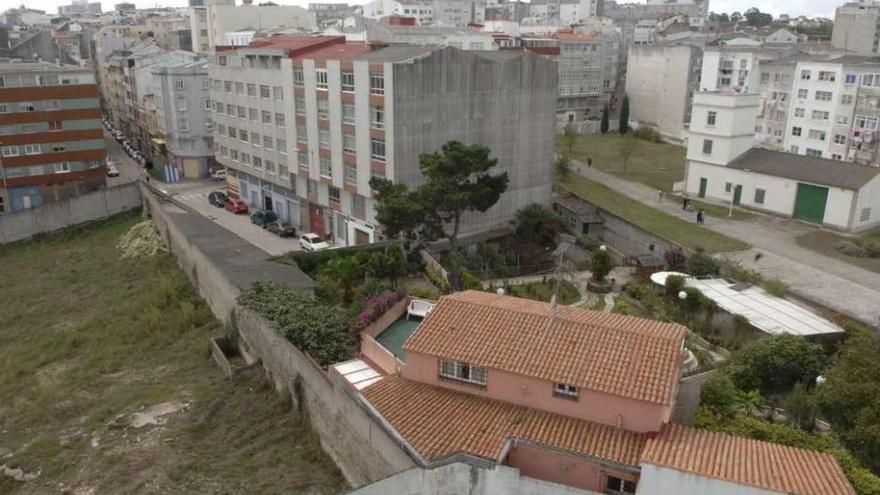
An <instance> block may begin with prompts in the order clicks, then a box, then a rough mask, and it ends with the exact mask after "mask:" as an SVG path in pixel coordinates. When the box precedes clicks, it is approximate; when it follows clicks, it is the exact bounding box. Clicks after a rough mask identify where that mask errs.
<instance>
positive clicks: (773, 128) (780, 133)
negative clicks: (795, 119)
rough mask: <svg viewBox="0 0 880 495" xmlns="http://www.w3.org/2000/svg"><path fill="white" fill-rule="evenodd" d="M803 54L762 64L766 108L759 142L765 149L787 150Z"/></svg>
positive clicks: (757, 137)
mask: <svg viewBox="0 0 880 495" xmlns="http://www.w3.org/2000/svg"><path fill="white" fill-rule="evenodd" d="M799 58H803V56H802V55H796V56H783V57H780V58H779V59H777V60H771V61H764V62H762V63H761V67H760V89H759V91H760V94H761V96H762V108H761V112H760V113H759V114H758V120H757V122H756V123H755V144H756V145H757V146H759V147H761V148H766V149H770V150H776V151H785V150H786V146H785V136H786V133H787V129H788V127H789V126H788V120H789V117H791V113H790V107H791V102H792V98H793V96H794V79H795V77H794V75H795V69H796V68H797V64H798V59H799Z"/></svg>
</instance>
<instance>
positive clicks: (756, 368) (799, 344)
mask: <svg viewBox="0 0 880 495" xmlns="http://www.w3.org/2000/svg"><path fill="white" fill-rule="evenodd" d="M826 364H827V359H826V357H825V351H824V349H822V346H820V345H818V344H813V343H811V342H808V341H807V340H805V339H804V338H803V337H800V336H797V335H788V334H784V335H774V336H772V337H765V338H762V339H760V340H757V341H755V342H752V343H750V344H748V345H746V346H745V347H743V348H742V349H741V350H740V351H739V352H737V353H735V354H734V355H733V356H732V357H731V359H730V361H729V363H728V368H727V370H728V373H729V374H730V378H731V380H733V383H734V385H736V386H737V387H738V388H740V389H741V390H755V389H758V390H761V391H762V392H764V393H769V392H779V391H787V390H790V389H791V387H792V386H794V384H795V383H797V382H801V383H812V382H813V381H814V380H815V379H816V377H817V376H818V375H819V374H820V373H821V372H822V370H823V369H824V367H825V365H826Z"/></svg>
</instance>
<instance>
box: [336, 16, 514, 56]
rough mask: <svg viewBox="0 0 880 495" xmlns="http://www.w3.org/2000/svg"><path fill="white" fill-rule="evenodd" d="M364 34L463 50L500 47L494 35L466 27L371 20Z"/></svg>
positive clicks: (384, 40)
mask: <svg viewBox="0 0 880 495" xmlns="http://www.w3.org/2000/svg"><path fill="white" fill-rule="evenodd" d="M363 35H364V38H365V39H366V40H367V41H369V42H382V43H406V44H409V45H434V46H452V47H455V48H459V49H461V50H497V49H498V45H496V44H495V39H494V38H493V37H492V35H490V34H488V33H484V32H482V31H477V30H476V29H473V28H466V27H441V26H394V25H388V24H383V23H376V22H370V23H369V24H367V25H365V26H364V34H363ZM347 39H350V38H348V37H347Z"/></svg>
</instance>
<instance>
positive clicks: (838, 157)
mask: <svg viewBox="0 0 880 495" xmlns="http://www.w3.org/2000/svg"><path fill="white" fill-rule="evenodd" d="M831 159H832V160H837V161H841V162H842V161H843V155H841V154H838V153H831Z"/></svg>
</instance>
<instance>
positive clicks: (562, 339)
mask: <svg viewBox="0 0 880 495" xmlns="http://www.w3.org/2000/svg"><path fill="white" fill-rule="evenodd" d="M685 332H686V329H685V327H683V326H681V325H678V324H673V323H663V322H659V321H654V320H648V319H644V318H636V317H633V316H623V315H617V314H611V313H600V312H596V311H587V310H583V309H578V308H573V307H571V306H562V305H560V306H558V307H557V308H556V310H555V315H554V311H553V310H552V309H551V307H550V305H549V304H547V303H543V302H538V301H531V300H527V299H520V298H516V297H510V296H499V295H497V294H491V293H488V292H478V291H465V292H458V293H455V294H452V295H449V296H446V297H444V298H442V299H441V300H440V302H439V303H438V304H437V305H436V307H435V308H434V310H433V311H432V312H431V313H430V315H429V316H428V317H427V318H426V319H425V321H424V322H422V324H421V325H420V326H419V328H418V329H417V330H416V331H415V332H414V333H413V335H412V336H410V338H409V339H408V340H407V341H406V342H405V343H404V346H403V348H404V350H406V351H407V352H420V353H424V354H429V355H433V356H442V357H446V358H450V359H455V360H457V361H462V362H467V363H471V364H474V365H477V366H485V367H487V368H492V369H499V370H504V371H508V372H510V373H516V374H521V375H527V376H531V377H535V378H539V379H543V380H548V381H552V382H558V383H568V384H571V385H575V386H578V387H582V388H585V389H590V390H594V391H598V392H603V393H607V394H611V395H617V396H622V397H628V398H632V399H638V400H643V401H647V402H652V403H657V404H664V405H667V404H671V403H672V401H673V400H674V398H673V397H672V393H673V391H674V390H675V384H676V382H677V381H678V378H679V369H680V365H681V347H682V345H683V343H684V336H685Z"/></svg>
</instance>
